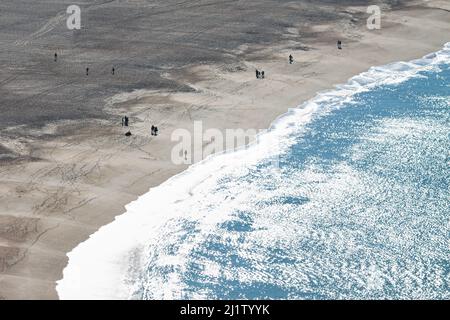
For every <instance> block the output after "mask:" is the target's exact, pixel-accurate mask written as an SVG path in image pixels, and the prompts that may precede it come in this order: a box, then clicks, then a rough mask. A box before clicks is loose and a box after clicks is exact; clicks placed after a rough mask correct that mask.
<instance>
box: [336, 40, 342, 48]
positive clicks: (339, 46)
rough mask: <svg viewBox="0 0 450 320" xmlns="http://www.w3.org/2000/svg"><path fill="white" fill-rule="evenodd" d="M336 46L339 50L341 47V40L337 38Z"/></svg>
mask: <svg viewBox="0 0 450 320" xmlns="http://www.w3.org/2000/svg"><path fill="white" fill-rule="evenodd" d="M337 47H338V49H339V50H341V49H342V41H341V40H338V42H337Z"/></svg>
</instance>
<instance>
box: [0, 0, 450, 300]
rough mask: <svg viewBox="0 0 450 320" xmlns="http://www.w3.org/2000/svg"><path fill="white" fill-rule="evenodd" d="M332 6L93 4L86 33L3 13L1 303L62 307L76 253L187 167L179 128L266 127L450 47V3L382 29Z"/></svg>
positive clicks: (396, 4)
mask: <svg viewBox="0 0 450 320" xmlns="http://www.w3.org/2000/svg"><path fill="white" fill-rule="evenodd" d="M335 2H338V1H314V2H313V1H291V2H287V1H286V2H280V1H277V2H276V1H258V2H257V1H221V2H213V1H196V2H175V1H151V2H147V1H134V2H132V3H125V2H123V1H90V2H89V4H86V5H85V6H83V5H82V6H81V7H82V14H83V10H84V9H86V21H84V22H83V26H84V29H82V30H81V31H77V32H73V31H68V30H67V29H66V28H65V16H64V15H63V14H61V12H64V11H65V8H66V7H67V6H68V5H69V3H67V4H64V1H60V2H57V3H58V5H55V3H56V2H54V3H52V1H45V2H44V1H34V2H33V6H34V7H33V6H30V1H23V0H22V1H14V2H13V1H2V4H0V10H2V12H6V13H8V14H7V15H6V16H7V17H8V18H7V19H5V20H2V23H1V24H2V28H0V30H1V31H0V39H1V40H2V41H1V45H0V46H1V48H2V51H1V53H0V65H1V66H2V70H3V72H2V75H1V76H0V91H1V92H0V93H1V95H0V100H1V104H0V106H1V107H0V108H1V110H2V117H1V118H0V298H4V299H56V298H57V295H56V291H55V281H56V280H58V279H60V278H61V277H62V270H63V268H64V267H65V265H66V264H67V257H66V253H67V252H69V251H70V250H72V249H73V248H74V247H75V246H77V244H79V243H80V242H82V241H84V240H86V239H87V238H88V237H89V235H90V234H92V233H94V232H95V231H96V230H98V228H99V227H101V226H102V225H105V224H107V223H109V222H111V221H112V220H113V219H114V217H115V216H117V215H119V214H121V213H123V212H124V211H125V210H124V205H126V204H127V203H129V202H131V201H133V200H135V199H136V198H137V197H138V196H140V195H142V194H143V193H145V192H147V191H148V189H149V188H151V187H155V186H157V185H159V184H160V183H162V182H163V181H165V180H167V179H168V178H169V177H171V176H173V175H174V174H177V173H179V172H181V171H182V170H184V169H185V168H186V165H175V164H173V163H172V161H171V150H172V148H173V146H174V145H175V144H176V142H172V141H171V139H170V138H171V133H172V132H173V131H174V130H175V129H177V128H186V129H188V130H192V129H193V122H194V121H196V120H201V121H203V126H204V129H206V128H218V129H220V130H225V129H228V128H243V129H248V128H253V129H264V128H267V127H268V126H269V125H270V123H271V122H272V121H273V120H274V119H275V118H276V117H277V116H278V115H280V114H282V113H284V112H286V111H287V110H288V108H291V107H296V106H297V105H299V104H300V103H301V102H302V101H305V100H307V99H309V98H311V97H313V96H314V95H315V93H316V92H318V91H320V90H326V89H329V88H332V86H333V85H334V84H338V83H343V82H345V81H346V80H347V79H349V78H350V77H351V76H353V75H356V74H358V73H360V72H363V71H365V70H367V69H368V68H369V67H370V66H373V65H383V64H386V63H389V62H394V61H399V60H411V59H414V58H420V57H422V56H423V55H425V54H427V53H430V52H433V51H437V50H439V49H440V48H442V46H443V45H444V43H446V42H449V41H450V37H449V34H450V5H449V3H448V2H447V1H416V2H413V1H408V2H407V3H408V4H407V5H405V4H403V3H402V2H401V1H388V3H384V4H383V6H382V8H384V10H383V17H382V28H381V30H373V31H370V30H368V29H367V28H366V18H367V14H366V13H365V10H366V8H367V7H366V6H365V5H364V3H365V2H364V1H339V5H336V4H335ZM61 3H63V4H61ZM86 3H88V2H86ZM83 7H84V8H83ZM33 11H36V12H40V13H41V14H39V15H37V16H34V15H33V14H32V13H33ZM268 12H270V15H269V14H268ZM24 17H26V19H27V22H26V23H23V24H20V21H23V19H24ZM43 17H47V18H43ZM82 17H83V15H82ZM13 26H15V28H13ZM337 39H341V40H342V41H343V46H344V48H343V50H337V48H336V40H337ZM54 51H57V52H58V54H59V58H58V62H57V63H54V61H53V53H54ZM289 54H292V55H293V56H294V58H295V63H294V64H292V65H290V64H288V60H287V57H288V56H289ZM85 66H89V67H90V70H91V72H90V75H89V77H86V76H85V73H84V72H85ZM112 66H114V67H115V68H116V74H115V75H114V76H112V75H111V73H110V71H111V67H112ZM255 68H258V69H261V70H265V72H266V79H264V80H257V79H255ZM133 90H137V91H133ZM124 114H127V115H128V116H129V117H130V123H131V127H130V130H131V132H132V133H133V135H132V136H131V137H125V135H124V133H125V131H126V130H127V129H124V128H122V127H121V126H120V119H121V117H122V116H123V115H124ZM152 124H154V125H157V126H158V127H159V129H160V135H159V136H158V137H153V136H151V135H150V126H151V125H152ZM118 236H120V235H118Z"/></svg>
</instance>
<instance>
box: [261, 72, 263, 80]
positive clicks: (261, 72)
mask: <svg viewBox="0 0 450 320" xmlns="http://www.w3.org/2000/svg"><path fill="white" fill-rule="evenodd" d="M261 78H262V79H264V71H261Z"/></svg>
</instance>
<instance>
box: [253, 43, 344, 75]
mask: <svg viewBox="0 0 450 320" xmlns="http://www.w3.org/2000/svg"><path fill="white" fill-rule="evenodd" d="M337 48H338V49H339V50H342V41H341V40H338V41H337ZM293 63H294V57H293V56H292V54H290V55H289V64H293ZM256 79H264V71H259V70H258V69H256Z"/></svg>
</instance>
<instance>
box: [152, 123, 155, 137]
mask: <svg viewBox="0 0 450 320" xmlns="http://www.w3.org/2000/svg"><path fill="white" fill-rule="evenodd" d="M154 135H155V126H154V125H152V136H154Z"/></svg>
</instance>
